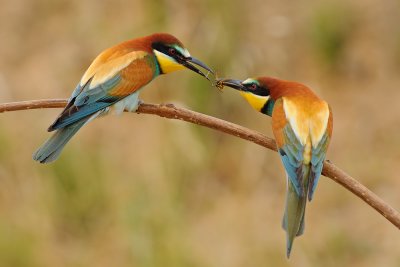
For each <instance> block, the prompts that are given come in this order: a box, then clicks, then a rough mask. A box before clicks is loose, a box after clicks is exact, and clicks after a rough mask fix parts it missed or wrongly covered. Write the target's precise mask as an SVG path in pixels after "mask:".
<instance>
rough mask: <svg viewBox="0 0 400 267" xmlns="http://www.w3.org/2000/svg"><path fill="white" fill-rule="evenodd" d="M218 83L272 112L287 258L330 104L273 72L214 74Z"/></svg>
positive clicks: (318, 161)
mask: <svg viewBox="0 0 400 267" xmlns="http://www.w3.org/2000/svg"><path fill="white" fill-rule="evenodd" d="M216 86H217V87H219V88H220V89H222V88H223V87H224V86H228V87H231V88H233V89H236V90H239V92H240V94H241V95H242V96H243V97H244V98H245V99H246V100H247V102H248V103H249V104H250V105H251V106H252V107H253V108H254V109H255V110H257V111H258V112H261V113H263V114H265V115H268V116H270V117H272V131H273V134H274V137H275V140H276V144H277V148H278V152H279V155H280V158H281V161H282V163H283V166H284V168H285V170H286V177H287V179H286V181H287V189H286V191H287V192H286V204H285V212H284V216H283V220H282V227H283V228H284V230H285V231H286V243H287V245H286V256H287V258H289V257H290V253H291V250H292V246H293V241H294V239H295V237H296V236H300V235H302V234H303V232H304V216H305V208H306V203H307V198H308V200H309V201H311V200H312V198H313V194H314V191H315V188H316V186H317V183H318V180H319V178H320V176H321V172H322V167H323V163H324V160H325V157H326V153H327V150H328V146H329V142H330V140H331V137H332V129H333V116H332V110H331V107H330V106H329V104H328V103H327V102H326V101H324V100H322V99H321V98H319V97H318V96H317V95H316V94H315V93H314V92H313V91H312V90H311V89H310V88H308V87H307V86H305V85H303V84H301V83H298V82H292V81H285V80H280V79H277V78H273V77H258V78H248V79H246V80H243V81H242V80H235V79H217V80H216Z"/></svg>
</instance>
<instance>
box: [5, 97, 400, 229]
mask: <svg viewBox="0 0 400 267" xmlns="http://www.w3.org/2000/svg"><path fill="white" fill-rule="evenodd" d="M66 103H67V101H66V100H64V99H46V100H32V101H23V102H14V103H4V104H0V113H4V112H9V111H17V110H28V109H41V108H63V107H65V105H66ZM137 113H144V114H153V115H158V116H160V117H164V118H168V119H177V120H183V121H187V122H191V123H194V124H198V125H202V126H205V127H208V128H211V129H214V130H217V131H221V132H224V133H227V134H230V135H233V136H236V137H239V138H242V139H245V140H248V141H251V142H253V143H256V144H258V145H260V146H263V147H266V148H268V149H271V150H274V151H276V144H275V141H274V140H273V139H271V138H269V137H267V136H265V135H263V134H261V133H258V132H256V131H252V130H249V129H247V128H245V127H242V126H240V125H237V124H234V123H231V122H227V121H224V120H221V119H217V118H214V117H211V116H207V115H204V114H201V113H198V112H194V111H191V110H188V109H184V108H177V107H175V106H174V105H172V104H165V105H163V104H161V105H154V104H141V105H140V106H139V109H138V110H137ZM322 174H323V175H325V176H326V177H328V178H331V179H332V180H334V181H335V182H337V183H338V184H340V185H342V186H343V187H345V188H346V189H347V190H349V191H351V192H352V193H353V194H355V195H356V196H358V197H359V198H361V199H362V200H363V201H364V202H365V203H367V204H368V205H369V206H371V207H372V208H374V209H375V210H376V211H378V212H379V213H380V214H382V215H383V216H384V217H385V218H386V219H387V220H389V221H390V222H391V223H392V224H393V225H395V226H396V227H397V228H399V229H400V213H399V212H398V211H396V210H395V209H394V208H392V207H391V206H390V205H389V204H387V203H386V202H384V201H383V200H382V199H381V198H379V197H378V196H377V195H376V194H374V193H373V192H372V191H370V190H369V189H368V188H366V187H365V186H364V185H362V184H361V183H360V182H358V181H357V180H356V179H354V178H353V177H351V176H350V175H348V174H347V173H345V172H344V171H342V170H341V169H339V168H338V167H336V166H335V165H334V164H333V163H331V162H329V160H328V161H325V163H324V168H323V170H322Z"/></svg>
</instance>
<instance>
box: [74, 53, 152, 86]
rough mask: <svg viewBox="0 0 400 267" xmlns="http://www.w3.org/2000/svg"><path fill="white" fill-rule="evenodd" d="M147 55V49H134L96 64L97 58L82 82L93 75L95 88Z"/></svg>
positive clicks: (92, 83)
mask: <svg viewBox="0 0 400 267" xmlns="http://www.w3.org/2000/svg"><path fill="white" fill-rule="evenodd" d="M146 55H147V53H146V52H145V51H134V52H131V53H128V54H126V55H123V56H121V57H117V58H115V59H112V60H110V61H107V62H105V63H98V64H96V63H97V60H94V61H93V63H92V64H91V65H90V67H89V68H88V69H87V71H86V72H85V74H84V75H83V77H82V79H81V82H80V84H81V86H83V85H84V84H85V83H86V82H87V81H88V80H89V79H90V78H91V77H93V79H92V82H91V83H90V88H94V87H96V86H98V85H99V84H102V83H104V82H105V81H107V80H108V79H110V78H111V77H113V76H114V75H115V74H117V73H118V72H119V71H120V70H122V69H124V68H126V67H127V66H128V65H129V64H131V63H132V61H134V60H136V59H140V58H144V57H145V56H146Z"/></svg>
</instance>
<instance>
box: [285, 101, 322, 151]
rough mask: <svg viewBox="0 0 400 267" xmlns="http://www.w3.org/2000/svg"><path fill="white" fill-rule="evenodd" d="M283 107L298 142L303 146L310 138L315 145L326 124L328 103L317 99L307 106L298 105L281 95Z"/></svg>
mask: <svg viewBox="0 0 400 267" xmlns="http://www.w3.org/2000/svg"><path fill="white" fill-rule="evenodd" d="M283 109H284V111H285V115H286V119H287V120H288V121H289V123H290V126H291V127H292V129H293V131H294V133H295V134H296V137H297V138H298V139H299V141H300V143H301V144H302V145H303V146H305V145H306V144H307V141H308V140H309V138H311V144H312V146H313V147H316V146H317V145H318V143H319V141H321V139H322V137H323V135H324V133H325V131H326V127H327V125H328V119H329V107H328V104H327V103H326V102H325V101H319V102H313V103H312V104H310V105H309V106H305V107H299V106H298V105H296V103H295V102H294V101H292V100H290V99H288V98H285V97H283ZM307 139H308V140H307Z"/></svg>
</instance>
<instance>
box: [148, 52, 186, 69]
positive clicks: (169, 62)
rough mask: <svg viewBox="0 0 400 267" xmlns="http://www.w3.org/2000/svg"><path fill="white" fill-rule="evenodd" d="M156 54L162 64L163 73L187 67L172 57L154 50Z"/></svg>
mask: <svg viewBox="0 0 400 267" xmlns="http://www.w3.org/2000/svg"><path fill="white" fill-rule="evenodd" d="M154 54H155V55H156V57H157V61H158V63H159V64H160V68H161V71H162V73H165V74H167V73H170V72H173V71H177V70H182V69H184V68H185V66H183V65H181V64H179V63H178V62H176V61H175V60H174V59H173V58H172V57H169V56H167V55H165V54H163V53H161V52H158V51H157V50H154Z"/></svg>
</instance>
